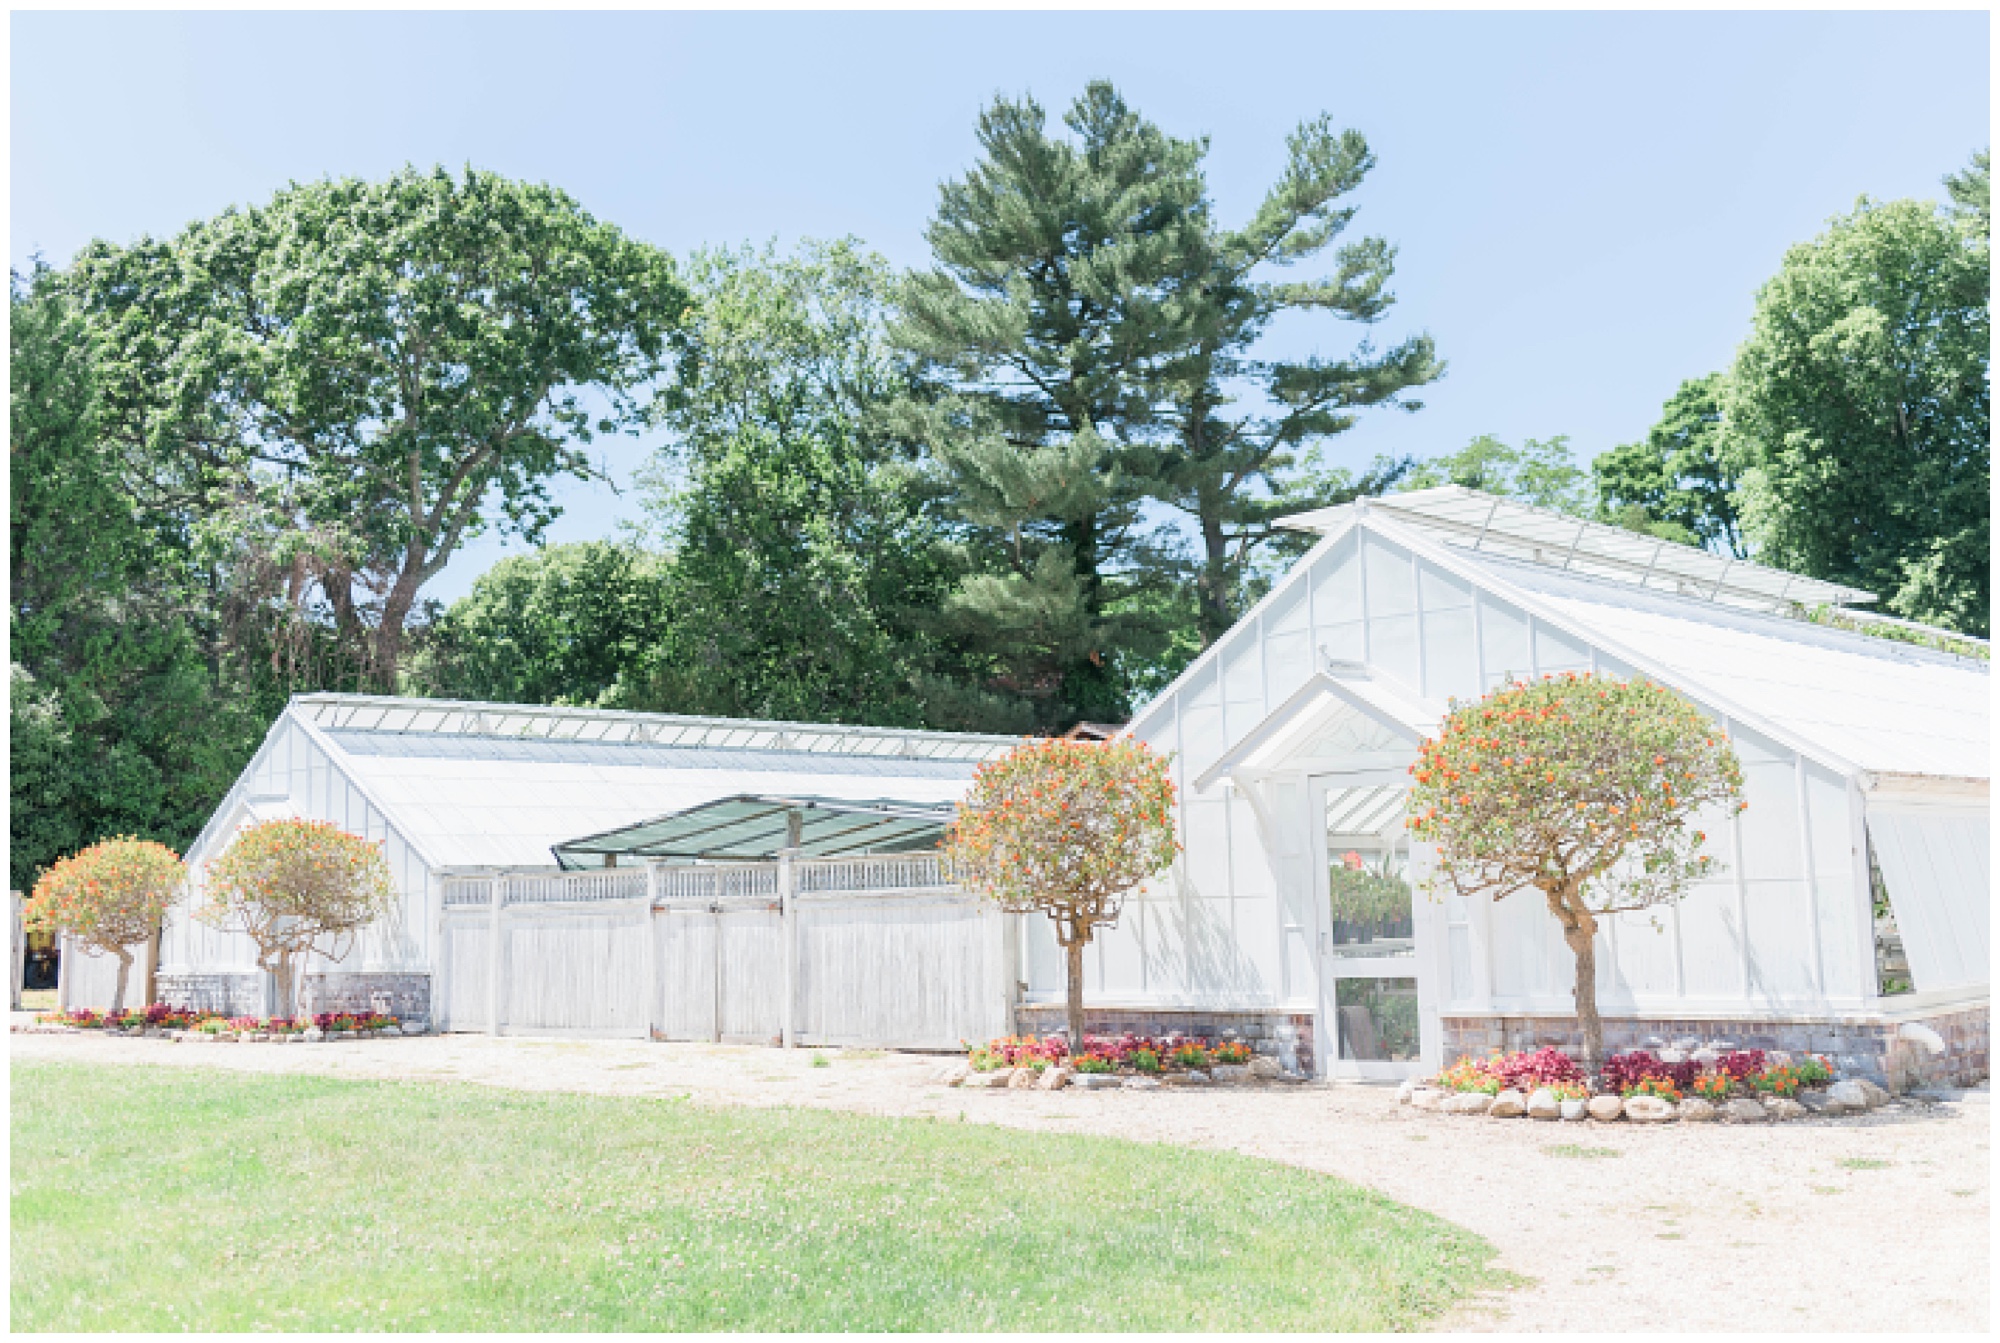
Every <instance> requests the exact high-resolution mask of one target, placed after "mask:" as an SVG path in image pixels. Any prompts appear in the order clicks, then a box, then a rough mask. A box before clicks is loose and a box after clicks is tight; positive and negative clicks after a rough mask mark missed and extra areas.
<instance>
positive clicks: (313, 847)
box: [201, 818, 396, 1017]
mask: <svg viewBox="0 0 2000 1343" xmlns="http://www.w3.org/2000/svg"><path fill="white" fill-rule="evenodd" d="M395 905H396V884H395V882H394V880H393V879H392V878H391V877H390V875H389V864H388V861H387V860H386V859H384V858H383V856H382V845H381V844H380V843H379V842H376V841H373V840H366V839H362V838H361V837H360V836H358V835H350V834H348V833H347V832H346V831H344V830H342V829H340V827H338V826H336V825H334V824H332V823H331V822H328V821H307V820H294V819H291V818H284V819H280V820H275V821H263V822H261V823H259V824H257V825H253V826H249V827H247V828H245V829H244V831H243V832H242V833H241V834H239V835H238V836H237V837H236V842H235V843H233V844H231V845H230V846H229V847H228V848H227V849H225V850H224V851H223V852H222V854H221V855H220V856H219V857H216V858H213V859H211V860H210V861H209V864H208V897H207V899H206V901H205V902H204V903H203V906H202V910H201V917H202V919H203V920H204V921H205V922H208V923H210V924H213V925H214V926H216V927H218V928H233V929H240V930H241V931H242V932H244V933H247V934H248V935H249V937H250V940H251V941H252V942H255V943H256V944H257V964H259V965H260V966H262V967H263V968H264V969H265V970H267V971H269V972H271V973H272V974H273V975H275V976H276V977H277V980H278V1008H277V1011H278V1014H279V1015H281V1016H287V1017H289V1016H292V1015H294V1012H293V1002H292V996H293V984H292V978H293V967H294V966H295V965H296V964H297V962H298V960H299V958H300V957H302V956H304V955H305V954H306V953H308V952H312V951H317V952H319V953H320V954H321V955H323V956H326V957H327V958H329V959H331V960H336V961H337V960H340V959H341V958H342V957H344V956H345V955H346V954H347V951H348V949H349V947H348V946H343V945H342V943H343V940H344V939H351V938H352V937H353V936H354V934H356V933H358V932H359V931H360V930H361V929H362V928H364V927H366V926H367V925H368V924H370V923H373V922H374V921H375V920H377V919H379V918H382V917H383V916H384V915H387V914H388V913H389V912H390V911H391V910H393V909H394V908H395Z"/></svg>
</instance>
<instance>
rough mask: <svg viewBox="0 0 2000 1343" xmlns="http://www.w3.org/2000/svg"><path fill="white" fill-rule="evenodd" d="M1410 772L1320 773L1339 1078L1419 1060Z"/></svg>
mask: <svg viewBox="0 0 2000 1343" xmlns="http://www.w3.org/2000/svg"><path fill="white" fill-rule="evenodd" d="M1406 783H1407V780H1406V779H1405V778H1404V777H1403V776H1401V775H1400V774H1392V773H1386V772H1379V771H1371V772H1370V773H1369V774H1365V775H1347V776H1341V775H1335V776H1329V777H1326V778H1322V779H1318V780H1315V785H1316V786H1315V788H1314V798H1315V805H1316V815H1318V816H1319V817H1320V818H1321V820H1322V822H1323V828H1322V833H1323V835H1324V837H1325V850H1324V868H1323V870H1324V872H1325V874H1326V877H1325V884H1324V886H1323V887H1322V892H1323V895H1322V898H1323V901H1324V904H1323V906H1322V911H1321V912H1322V917H1323V918H1324V919H1325V924H1324V925H1323V931H1322V936H1321V940H1320V946H1321V951H1322V956H1321V964H1322V966H1323V968H1324V972H1325V973H1324V978H1323V980H1322V982H1323V983H1324V984H1325V985H1326V986H1327V992H1326V999H1325V1012H1324V1017H1323V1019H1324V1021H1325V1023H1326V1028H1327V1033H1328V1034H1329V1035H1330V1036H1331V1037H1332V1040H1331V1043H1332V1044H1333V1045H1334V1048H1333V1049H1332V1050H1330V1051H1329V1052H1328V1054H1327V1058H1328V1067H1327V1073H1328V1075H1329V1076H1334V1077H1359V1078H1378V1079H1384V1080H1387V1079H1394V1078H1401V1077H1407V1076H1409V1075H1411V1074H1412V1073H1415V1072H1417V1071H1419V1069H1420V1068H1421V1066H1422V1054H1423V1039H1422V1036H1423V1030H1422V1019H1423V1018H1422V1010H1421V1005H1422V976H1421V974H1420V973H1419V957H1418V954H1417V930H1416V913H1417V911H1416V899H1415V892H1414V890H1413V888H1412V886H1411V881H1410V841H1409V836H1408V834H1407V833H1406V832H1405V831H1404V828H1403V817H1404V804H1405V797H1406V793H1407V789H1406V787H1405V785H1406Z"/></svg>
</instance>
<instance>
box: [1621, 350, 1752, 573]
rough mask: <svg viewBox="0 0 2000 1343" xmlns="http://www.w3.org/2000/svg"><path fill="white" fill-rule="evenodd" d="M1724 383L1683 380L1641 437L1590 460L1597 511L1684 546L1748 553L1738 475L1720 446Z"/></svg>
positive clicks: (1713, 377)
mask: <svg viewBox="0 0 2000 1343" xmlns="http://www.w3.org/2000/svg"><path fill="white" fill-rule="evenodd" d="M1726 382H1727V378H1726V377H1725V376H1724V375H1723V374H1721V373H1711V374H1709V375H1708V376H1707V377H1704V378H1690V379H1688V380H1687V381H1686V382H1684V383H1682V384H1681V385H1680V388H1679V390H1677V391H1676V392H1675V393H1674V394H1673V396H1672V397H1670V398H1669V399H1668V401H1667V404H1666V406H1665V407H1664V408H1663V409H1662V410H1661V412H1660V420H1659V423H1658V424H1655V425H1654V426H1653V427H1652V429H1651V430H1650V431H1649V432H1648V433H1647V435H1646V438H1645V441H1644V442H1640V443H1626V444H1622V445H1620V446H1618V447H1615V448H1611V449H1609V450H1608V451H1605V452H1602V453H1600V454H1598V456H1597V457H1596V458H1595V459H1593V460H1592V462H1591V463H1590V470H1591V474H1592V475H1593V476H1594V477H1595V478H1596V482H1597V511H1598V515H1599V516H1600V517H1603V518H1605V519H1606V520H1608V521H1612V522H1619V523H1622V524H1624V525H1627V526H1634V524H1636V526H1635V530H1650V531H1653V532H1655V533H1656V534H1658V535H1661V536H1665V537H1666V538H1667V539H1668V540H1672V541H1679V542H1681V543H1682V544H1683V545H1698V546H1705V547H1707V548H1708V549H1710V550H1717V551H1720V552H1722V553H1723V554H1726V555H1734V556H1735V557H1736V558H1737V559H1748V558H1749V557H1750V552H1749V550H1748V548H1747V547H1746V546H1745V545H1744V542H1743V532H1742V527H1741V523H1740V519H1739V518H1738V517H1737V508H1736V488H1737V481H1736V474H1735V472H1734V471H1733V470H1732V469H1731V468H1730V466H1729V464H1728V462H1726V461H1725V460H1724V458H1723V452H1722V392H1723V388H1724V385H1725V384H1726ZM1634 510H1636V516H1635V515H1634Z"/></svg>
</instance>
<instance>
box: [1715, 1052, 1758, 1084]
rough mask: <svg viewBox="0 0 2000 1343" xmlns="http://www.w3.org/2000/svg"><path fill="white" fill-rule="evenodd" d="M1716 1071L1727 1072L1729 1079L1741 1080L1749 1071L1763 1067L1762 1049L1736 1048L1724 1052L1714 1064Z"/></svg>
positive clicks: (1756, 1070)
mask: <svg viewBox="0 0 2000 1343" xmlns="http://www.w3.org/2000/svg"><path fill="white" fill-rule="evenodd" d="M1715 1066H1716V1070H1717V1071H1718V1072H1724V1073H1727V1074H1729V1077H1730V1080H1731V1081H1736V1082H1741V1081H1742V1080H1743V1079H1744V1078H1746V1077H1748V1076H1749V1075H1750V1074H1751V1073H1755V1072H1762V1071H1763V1069H1764V1051H1763V1050H1761V1049H1738V1050H1735V1051H1733V1052H1731V1053H1728V1054H1724V1055H1723V1056H1722V1058H1721V1060H1720V1061H1719V1062H1718V1063H1717V1064H1716V1065H1715Z"/></svg>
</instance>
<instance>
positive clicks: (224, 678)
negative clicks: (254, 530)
mask: <svg viewBox="0 0 2000 1343" xmlns="http://www.w3.org/2000/svg"><path fill="white" fill-rule="evenodd" d="M9 353H10V357H11V366H10V371H9V391H10V398H9V408H8V409H9V413H8V459H9V461H8V465H9V469H10V472H11V477H12V492H11V494H10V497H9V516H8V523H9V536H8V545H9V553H8V571H9V579H10V583H11V590H12V605H11V607H10V609H9V620H8V626H9V634H10V637H11V656H12V658H13V666H12V667H11V669H10V695H9V705H8V708H9V714H8V719H9V740H10V743H11V748H12V759H11V765H10V769H9V774H8V788H9V840H10V848H9V870H8V876H9V880H10V883H11V885H12V886H13V888H14V889H15V890H20V891H25V890H28V889H29V888H31V887H32V886H33V885H34V884H35V877H36V874H37V873H38V872H40V871H41V870H42V869H43V868H44V867H46V866H48V865H49V864H50V863H52V862H54V861H55V860H56V859H57V858H58V857H59V856H61V855H63V854H66V853H74V852H76V851H77V850H79V849H82V848H83V847H85V846H86V845H88V844H90V843H92V842H94V841H95V840H98V839H100V838H103V837H105V836H107V835H119V834H129V835H137V836H140V837H142V838H147V839H155V840H159V841H161V842H163V843H165V844H168V845H169V846H171V847H174V848H184V847H185V846H186V845H187V843H188V841H189V840H191V839H192V838H193V837H194V835H195V833H196V832H197V831H198V830H199V829H200V828H201V825H202V823H203V822H204V821H206V820H207V818H208V813H209V812H210V811H211V810H212V809H213V808H214V806H215V803H216V800H217V799H218V798H220V797H221V796H222V794H223V793H224V792H225V791H227V790H228V788H229V785H230V783H231V782H232V781H233V780H234V778H235V776H236V773H237V771H238V770H240V769H241V768H242V766H243V763H244V761H246V760H247V759H248V758H249V755H250V753H251V751H252V750H254V749H255V746H256V743H257V741H258V739H259V738H260V737H261V736H262V734H263V731H264V728H265V726H266V724H268V722H269V721H270V717H271V715H272V714H273V713H275V712H276V709H277V706H278V704H279V703H280V702H281V699H280V697H279V692H276V691H275V690H274V688H273V686H272V684H271V681H270V678H269V677H268V676H264V675H260V670H261V669H260V666H259V664H258V661H257V658H256V655H255V653H254V652H253V651H249V650H248V649H247V648H244V647H232V646H231V645H230V644H229V643H228V642H227V640H226V638H225V634H226V630H225V627H224V618H225V617H226V616H227V614H228V613H227V612H226V611H225V610H222V609H219V606H218V604H217V603H216V602H214V601H213V599H212V598H213V593H214V591H215V583H214V575H213V573H212V572H211V571H205V570H204V569H203V567H202V566H200V565H199V564H197V563H196V562H195V561H194V558H193V556H192V554H191V551H190V547H189V546H188V544H187V538H186V535H185V531H184V530H182V529H179V528H177V527H175V526H174V525H173V522H172V519H171V518H163V517H162V515H161V514H159V513H157V512H153V511H151V510H148V509H146V508H144V507H143V506H142V504H141V502H140V500H141V493H140V491H139V490H138V489H136V488H135V487H134V484H133V479H134V475H135V473H134V472H133V471H132V470H131V469H130V466H129V463H128V462H127V461H126V460H125V459H124V457H123V456H122V455H121V454H120V453H119V452H118V451H117V449H116V447H115V445H114V444H113V443H111V442H110V441H108V439H107V438H106V436H105V435H104V434H103V433H102V432H101V428H100V418H99V416H100V411H99V405H100V402H99V397H98V391H97V374H96V359H95V357H94V350H93V347H92V344H91V341H90V338H89V334H88V331H87V329H86V327H85V325H84V324H83V322H82V321H81V320H80V319H79V318H78V316H77V313H76V310H75V307H74V305H73V304H72V303H71V302H70V301H68V300H67V299H66V298H65V297H64V296H63V294H62V293H61V292H60V291H59V288H58V286H57V285H56V284H55V283H53V282H52V276H51V275H50V273H49V272H46V271H37V272H36V273H35V274H33V275H29V276H16V277H15V279H14V284H13V286H12V292H11V296H10V332H9ZM193 724H200V730H199V731H193V730H190V728H191V725H193Z"/></svg>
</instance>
